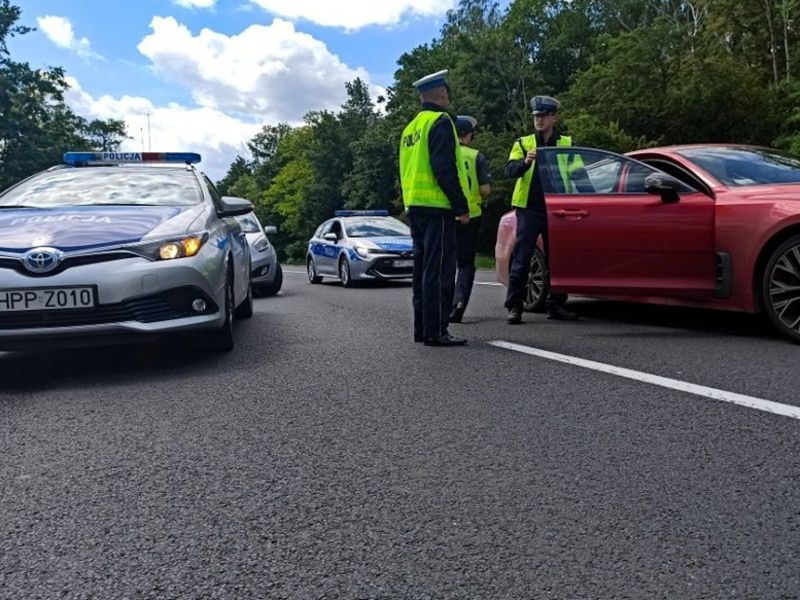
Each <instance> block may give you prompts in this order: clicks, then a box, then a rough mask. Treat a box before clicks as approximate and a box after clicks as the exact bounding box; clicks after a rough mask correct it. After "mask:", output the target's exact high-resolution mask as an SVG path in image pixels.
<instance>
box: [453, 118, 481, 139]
mask: <svg viewBox="0 0 800 600" xmlns="http://www.w3.org/2000/svg"><path fill="white" fill-rule="evenodd" d="M477 126H478V119H476V118H475V117H470V116H469V115H458V116H457V117H456V131H458V134H459V135H466V134H467V133H472V132H473V131H475V128H476V127H477Z"/></svg>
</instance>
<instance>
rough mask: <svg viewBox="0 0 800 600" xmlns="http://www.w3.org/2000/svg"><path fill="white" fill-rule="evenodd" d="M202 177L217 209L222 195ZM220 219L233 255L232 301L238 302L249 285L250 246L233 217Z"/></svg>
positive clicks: (223, 233) (222, 232)
mask: <svg viewBox="0 0 800 600" xmlns="http://www.w3.org/2000/svg"><path fill="white" fill-rule="evenodd" d="M202 177H203V181H204V182H205V184H206V186H208V191H209V194H210V196H211V199H212V202H213V203H214V206H215V207H216V208H217V209H219V207H221V205H222V197H221V196H220V194H219V192H218V191H217V188H216V187H214V184H213V183H212V182H211V180H210V179H209V178H208V177H207V176H206V175H205V174H204V175H203V176H202ZM220 221H221V225H222V229H221V235H223V236H224V237H225V238H226V239H227V243H228V244H230V252H231V256H232V257H233V266H234V272H233V295H234V302H236V303H237V304H238V303H239V302H241V301H242V299H243V298H244V297H245V295H246V294H247V290H248V288H249V286H250V247H249V246H248V244H247V237H246V236H245V234H244V231H243V230H242V227H241V225H239V222H238V221H237V220H236V218H235V217H225V218H223V219H221V220H220ZM223 230H224V231H223Z"/></svg>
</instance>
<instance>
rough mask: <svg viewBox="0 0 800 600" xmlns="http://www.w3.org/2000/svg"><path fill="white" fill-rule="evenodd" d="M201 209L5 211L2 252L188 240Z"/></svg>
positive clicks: (0, 216) (0, 229) (1, 214)
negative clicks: (182, 237) (183, 237)
mask: <svg viewBox="0 0 800 600" xmlns="http://www.w3.org/2000/svg"><path fill="white" fill-rule="evenodd" d="M200 212H202V208H201V206H191V207H179V206H75V207H69V208H47V209H34V208H28V209H19V210H15V209H6V210H2V211H0V249H2V250H9V251H12V252H13V251H25V250H28V249H30V248H34V247H37V246H48V247H53V248H58V249H60V250H85V249H91V248H95V247H102V246H110V245H118V244H132V243H136V242H140V241H143V240H146V239H147V238H159V237H161V236H162V235H163V236H170V235H183V234H185V233H186V232H187V230H188V228H189V226H190V225H191V223H192V222H193V221H195V220H196V219H197V217H198V216H199V215H200Z"/></svg>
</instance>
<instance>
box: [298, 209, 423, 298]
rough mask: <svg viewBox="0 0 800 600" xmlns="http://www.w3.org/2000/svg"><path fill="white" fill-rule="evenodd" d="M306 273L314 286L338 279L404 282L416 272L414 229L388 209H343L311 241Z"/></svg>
mask: <svg viewBox="0 0 800 600" xmlns="http://www.w3.org/2000/svg"><path fill="white" fill-rule="evenodd" d="M306 270H307V272H308V280H309V281H310V282H311V283H320V282H321V281H322V278H323V277H324V276H332V277H338V278H339V279H340V280H341V282H342V285H344V286H345V287H350V286H352V285H353V283H354V282H356V281H366V280H380V279H405V278H409V277H411V276H412V274H413V271H414V256H413V245H412V242H411V230H410V229H409V228H408V226H407V225H406V224H405V223H403V222H402V221H399V220H397V219H395V218H393V217H390V216H389V212H388V211H385V210H372V211H369V210H362V211H359V210H341V211H336V213H334V218H333V219H329V220H327V221H325V222H324V223H323V224H322V225H320V226H319V227H318V228H317V230H316V231H315V232H314V237H312V238H311V240H310V241H309V242H308V252H307V254H306Z"/></svg>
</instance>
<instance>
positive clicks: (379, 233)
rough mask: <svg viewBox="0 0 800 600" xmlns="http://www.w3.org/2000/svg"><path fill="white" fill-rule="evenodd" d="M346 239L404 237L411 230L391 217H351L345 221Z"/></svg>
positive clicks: (409, 233)
mask: <svg viewBox="0 0 800 600" xmlns="http://www.w3.org/2000/svg"><path fill="white" fill-rule="evenodd" d="M345 228H346V229H347V236H348V237H406V236H409V235H411V230H410V229H409V228H408V226H407V225H406V224H405V223H403V222H402V221H398V220H397V219H393V218H392V217H378V218H375V217H373V218H370V217H351V218H349V219H347V220H346V223H345Z"/></svg>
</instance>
